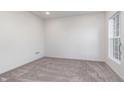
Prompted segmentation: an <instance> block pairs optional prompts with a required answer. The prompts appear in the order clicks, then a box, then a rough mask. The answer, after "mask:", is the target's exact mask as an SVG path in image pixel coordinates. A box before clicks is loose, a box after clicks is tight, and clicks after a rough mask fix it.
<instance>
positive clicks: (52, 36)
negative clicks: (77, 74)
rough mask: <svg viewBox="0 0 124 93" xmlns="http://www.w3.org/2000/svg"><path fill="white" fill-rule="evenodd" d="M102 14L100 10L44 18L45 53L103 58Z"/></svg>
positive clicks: (87, 58) (51, 55)
mask: <svg viewBox="0 0 124 93" xmlns="http://www.w3.org/2000/svg"><path fill="white" fill-rule="evenodd" d="M104 18H105V15H104V13H95V14H89V15H82V16H76V17H66V18H58V19H49V20H46V24H45V53H46V54H45V55H46V56H49V57H60V58H73V59H84V60H98V61H104V59H105V57H106V56H105V40H104V39H105V32H104V30H105V29H104V28H105V25H104V23H105V20H104Z"/></svg>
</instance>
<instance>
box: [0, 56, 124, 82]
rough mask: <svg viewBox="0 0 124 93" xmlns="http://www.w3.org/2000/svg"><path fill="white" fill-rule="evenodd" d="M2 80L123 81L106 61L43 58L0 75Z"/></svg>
mask: <svg viewBox="0 0 124 93" xmlns="http://www.w3.org/2000/svg"><path fill="white" fill-rule="evenodd" d="M0 81H1V82H121V81H122V80H121V78H120V77H119V76H117V74H116V73H115V72H113V71H112V70H111V68H110V67H109V66H108V65H106V64H105V63H104V62H89V61H80V60H71V59H59V58H43V59H39V60H37V61H34V62H31V63H29V64H26V65H24V66H21V67H19V68H17V69H14V70H11V71H9V72H6V73H4V74H1V75H0Z"/></svg>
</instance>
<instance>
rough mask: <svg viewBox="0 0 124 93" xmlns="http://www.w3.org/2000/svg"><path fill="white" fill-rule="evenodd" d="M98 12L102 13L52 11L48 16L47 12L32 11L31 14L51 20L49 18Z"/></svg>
mask: <svg viewBox="0 0 124 93" xmlns="http://www.w3.org/2000/svg"><path fill="white" fill-rule="evenodd" d="M98 12H100V11H50V15H46V14H45V11H32V12H31V13H33V14H34V15H37V16H39V17H41V18H43V19H49V18H60V17H69V16H78V15H84V14H91V13H98Z"/></svg>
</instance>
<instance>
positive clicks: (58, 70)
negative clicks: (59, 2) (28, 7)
mask: <svg viewBox="0 0 124 93" xmlns="http://www.w3.org/2000/svg"><path fill="white" fill-rule="evenodd" d="M123 25H124V12H123V11H0V56H1V57H0V82H123V80H124V31H123V30H124V26H123Z"/></svg>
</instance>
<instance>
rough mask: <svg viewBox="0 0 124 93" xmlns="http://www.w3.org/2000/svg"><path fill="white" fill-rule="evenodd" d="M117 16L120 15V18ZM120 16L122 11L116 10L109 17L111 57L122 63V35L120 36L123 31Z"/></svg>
mask: <svg viewBox="0 0 124 93" xmlns="http://www.w3.org/2000/svg"><path fill="white" fill-rule="evenodd" d="M117 16H118V17H119V18H118V20H117ZM120 18H121V14H120V12H116V13H115V14H114V15H113V16H112V17H111V18H110V19H109V58H110V59H112V60H113V61H114V62H116V63H118V64H120V61H121V37H120V36H121V31H120V30H121V29H120V28H121V23H120V21H121V20H120ZM117 26H118V28H117ZM117 33H118V34H117ZM115 41H116V44H115ZM117 43H118V44H117Z"/></svg>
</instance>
